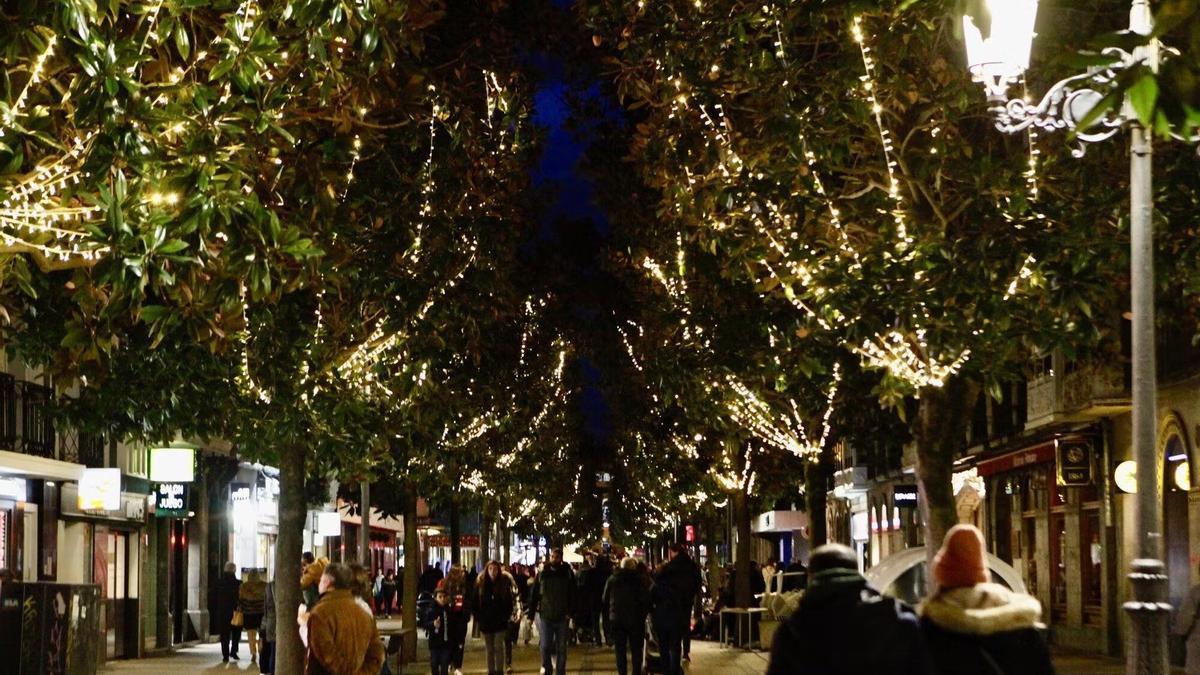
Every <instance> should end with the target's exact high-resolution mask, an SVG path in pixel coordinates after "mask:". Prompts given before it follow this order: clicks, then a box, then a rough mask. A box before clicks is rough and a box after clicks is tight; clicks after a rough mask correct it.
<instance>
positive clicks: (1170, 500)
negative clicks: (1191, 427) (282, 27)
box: [1158, 413, 1193, 664]
mask: <svg viewBox="0 0 1200 675" xmlns="http://www.w3.org/2000/svg"><path fill="white" fill-rule="evenodd" d="M1158 449H1159V452H1160V453H1161V456H1162V458H1163V477H1162V487H1163V530H1162V531H1163V557H1164V559H1165V560H1164V562H1166V566H1167V596H1168V599H1169V600H1170V603H1171V606H1172V607H1174V608H1176V609H1178V608H1179V607H1180V606H1181V605H1182V604H1183V602H1184V600H1185V599H1186V598H1187V594H1188V590H1189V589H1190V587H1191V583H1192V581H1191V580H1192V570H1191V542H1190V531H1191V530H1190V525H1189V522H1188V491H1189V490H1190V489H1191V486H1192V484H1193V483H1192V479H1191V476H1190V471H1189V469H1190V466H1189V462H1188V460H1189V459H1190V457H1191V448H1190V446H1189V444H1188V442H1187V437H1186V432H1185V431H1184V426H1183V423H1182V421H1181V420H1180V419H1179V415H1178V414H1176V413H1170V414H1168V415H1167V416H1166V417H1165V418H1163V420H1162V422H1161V423H1160V424H1159V428H1158ZM1180 642H1182V641H1173V644H1172V645H1171V662H1172V663H1176V664H1182V657H1183V654H1182V644H1178V643H1180Z"/></svg>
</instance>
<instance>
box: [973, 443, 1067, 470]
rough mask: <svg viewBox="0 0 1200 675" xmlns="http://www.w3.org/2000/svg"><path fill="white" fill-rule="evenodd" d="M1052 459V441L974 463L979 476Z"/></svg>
mask: <svg viewBox="0 0 1200 675" xmlns="http://www.w3.org/2000/svg"><path fill="white" fill-rule="evenodd" d="M1053 461H1054V442H1053V441H1051V442H1049V443H1043V444H1041V445H1035V446H1033V447H1031V448H1025V449H1023V450H1017V451H1016V452H1009V453H1006V454H1003V455H1000V456H999V457H992V458H991V459H985V460H983V461H980V462H979V463H978V464H976V465H975V468H976V470H977V471H978V472H979V475H980V476H991V475H994V474H997V473H1004V472H1005V471H1012V470H1013V469H1019V468H1021V467H1023V466H1030V465H1033V464H1043V463H1045V462H1053Z"/></svg>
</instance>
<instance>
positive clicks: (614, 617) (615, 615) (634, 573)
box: [603, 558, 650, 675]
mask: <svg viewBox="0 0 1200 675" xmlns="http://www.w3.org/2000/svg"><path fill="white" fill-rule="evenodd" d="M603 600H604V602H603V604H604V605H605V606H607V607H608V626H609V630H611V631H612V640H613V644H614V645H615V649H616V653H617V673H618V675H625V673H626V672H627V666H626V663H625V654H626V651H628V652H631V656H632V657H633V675H641V673H642V648H643V647H644V646H645V642H646V617H647V616H648V615H649V614H650V579H649V578H647V577H646V575H644V574H642V573H641V572H640V571H639V570H638V563H637V560H634V559H633V558H626V559H624V560H622V561H621V567H620V569H618V570H617V571H616V572H614V573H613V575H612V576H611V577H609V578H608V582H607V583H606V584H605V585H604V596H603Z"/></svg>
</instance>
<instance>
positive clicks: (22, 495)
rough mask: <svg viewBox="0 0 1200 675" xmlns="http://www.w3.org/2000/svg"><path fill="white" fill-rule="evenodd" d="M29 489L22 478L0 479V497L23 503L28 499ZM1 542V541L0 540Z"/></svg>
mask: <svg viewBox="0 0 1200 675" xmlns="http://www.w3.org/2000/svg"><path fill="white" fill-rule="evenodd" d="M28 495H29V487H28V486H27V485H26V483H25V479H24V478H0V497H7V498H8V499H15V500H16V501H18V502H23V501H25V500H26V499H27V498H28ZM0 541H3V539H0Z"/></svg>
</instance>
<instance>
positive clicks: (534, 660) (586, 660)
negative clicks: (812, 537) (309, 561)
mask: <svg viewBox="0 0 1200 675" xmlns="http://www.w3.org/2000/svg"><path fill="white" fill-rule="evenodd" d="M240 652H241V657H242V658H241V660H240V661H238V662H236V663H229V664H223V663H221V648H220V646H219V645H217V644H215V643H214V644H206V645H200V646H197V647H191V648H187V649H180V650H178V651H177V652H174V653H172V654H169V655H164V656H158V657H151V658H146V659H140V660H134V661H118V662H114V663H110V664H109V665H108V666H107V667H106V668H105V669H103V670H101V672H102V673H170V674H171V675H198V674H200V673H206V674H207V673H237V672H246V673H257V672H258V668H257V667H256V666H252V665H251V664H250V661H249V652H248V651H247V650H246V645H245V644H243V645H242V648H241V650H240ZM419 654H420V656H421V657H425V658H426V660H423V661H421V662H418V663H416V664H410V665H409V666H408V667H407V668H406V669H405V671H404V672H405V673H426V672H428V661H427V656H426V655H427V652H426V651H425V646H424V641H422V643H421V645H420V648H419ZM1054 661H1055V667H1056V668H1057V670H1058V673H1059V675H1121V674H1122V673H1124V672H1125V670H1124V666H1123V665H1122V664H1121V662H1119V661H1117V660H1114V659H1103V658H1095V657H1088V656H1082V655H1076V654H1058V655H1057V656H1056V657H1055V660H1054ZM568 663H569V664H570V669H569V670H570V672H571V673H580V674H587V675H612V674H614V673H616V666H615V665H614V660H613V654H612V651H611V650H609V649H607V648H604V649H597V648H591V647H585V646H578V647H573V648H572V649H571V653H570V657H569V658H568ZM463 665H464V668H463V672H464V673H469V674H479V673H486V672H487V668H486V666H485V665H484V660H483V642H482V641H481V640H478V639H472V640H468V642H467V659H466V663H464V664H463ZM513 665H514V666H515V672H517V673H537V672H538V666H539V665H540V664H539V662H538V651H537V645H536V643H532V644H530V645H529V646H528V647H525V646H521V645H518V646H517V651H516V654H515V660H514V664H513ZM766 667H767V660H766V654H765V653H761V652H745V651H741V650H734V649H722V648H720V647H718V646H717V645H716V644H715V643H711V642H694V643H692V662H691V664H689V666H688V672H689V673H693V674H694V675H761V673H764V672H765V671H766ZM1179 672H1182V671H1179Z"/></svg>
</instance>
